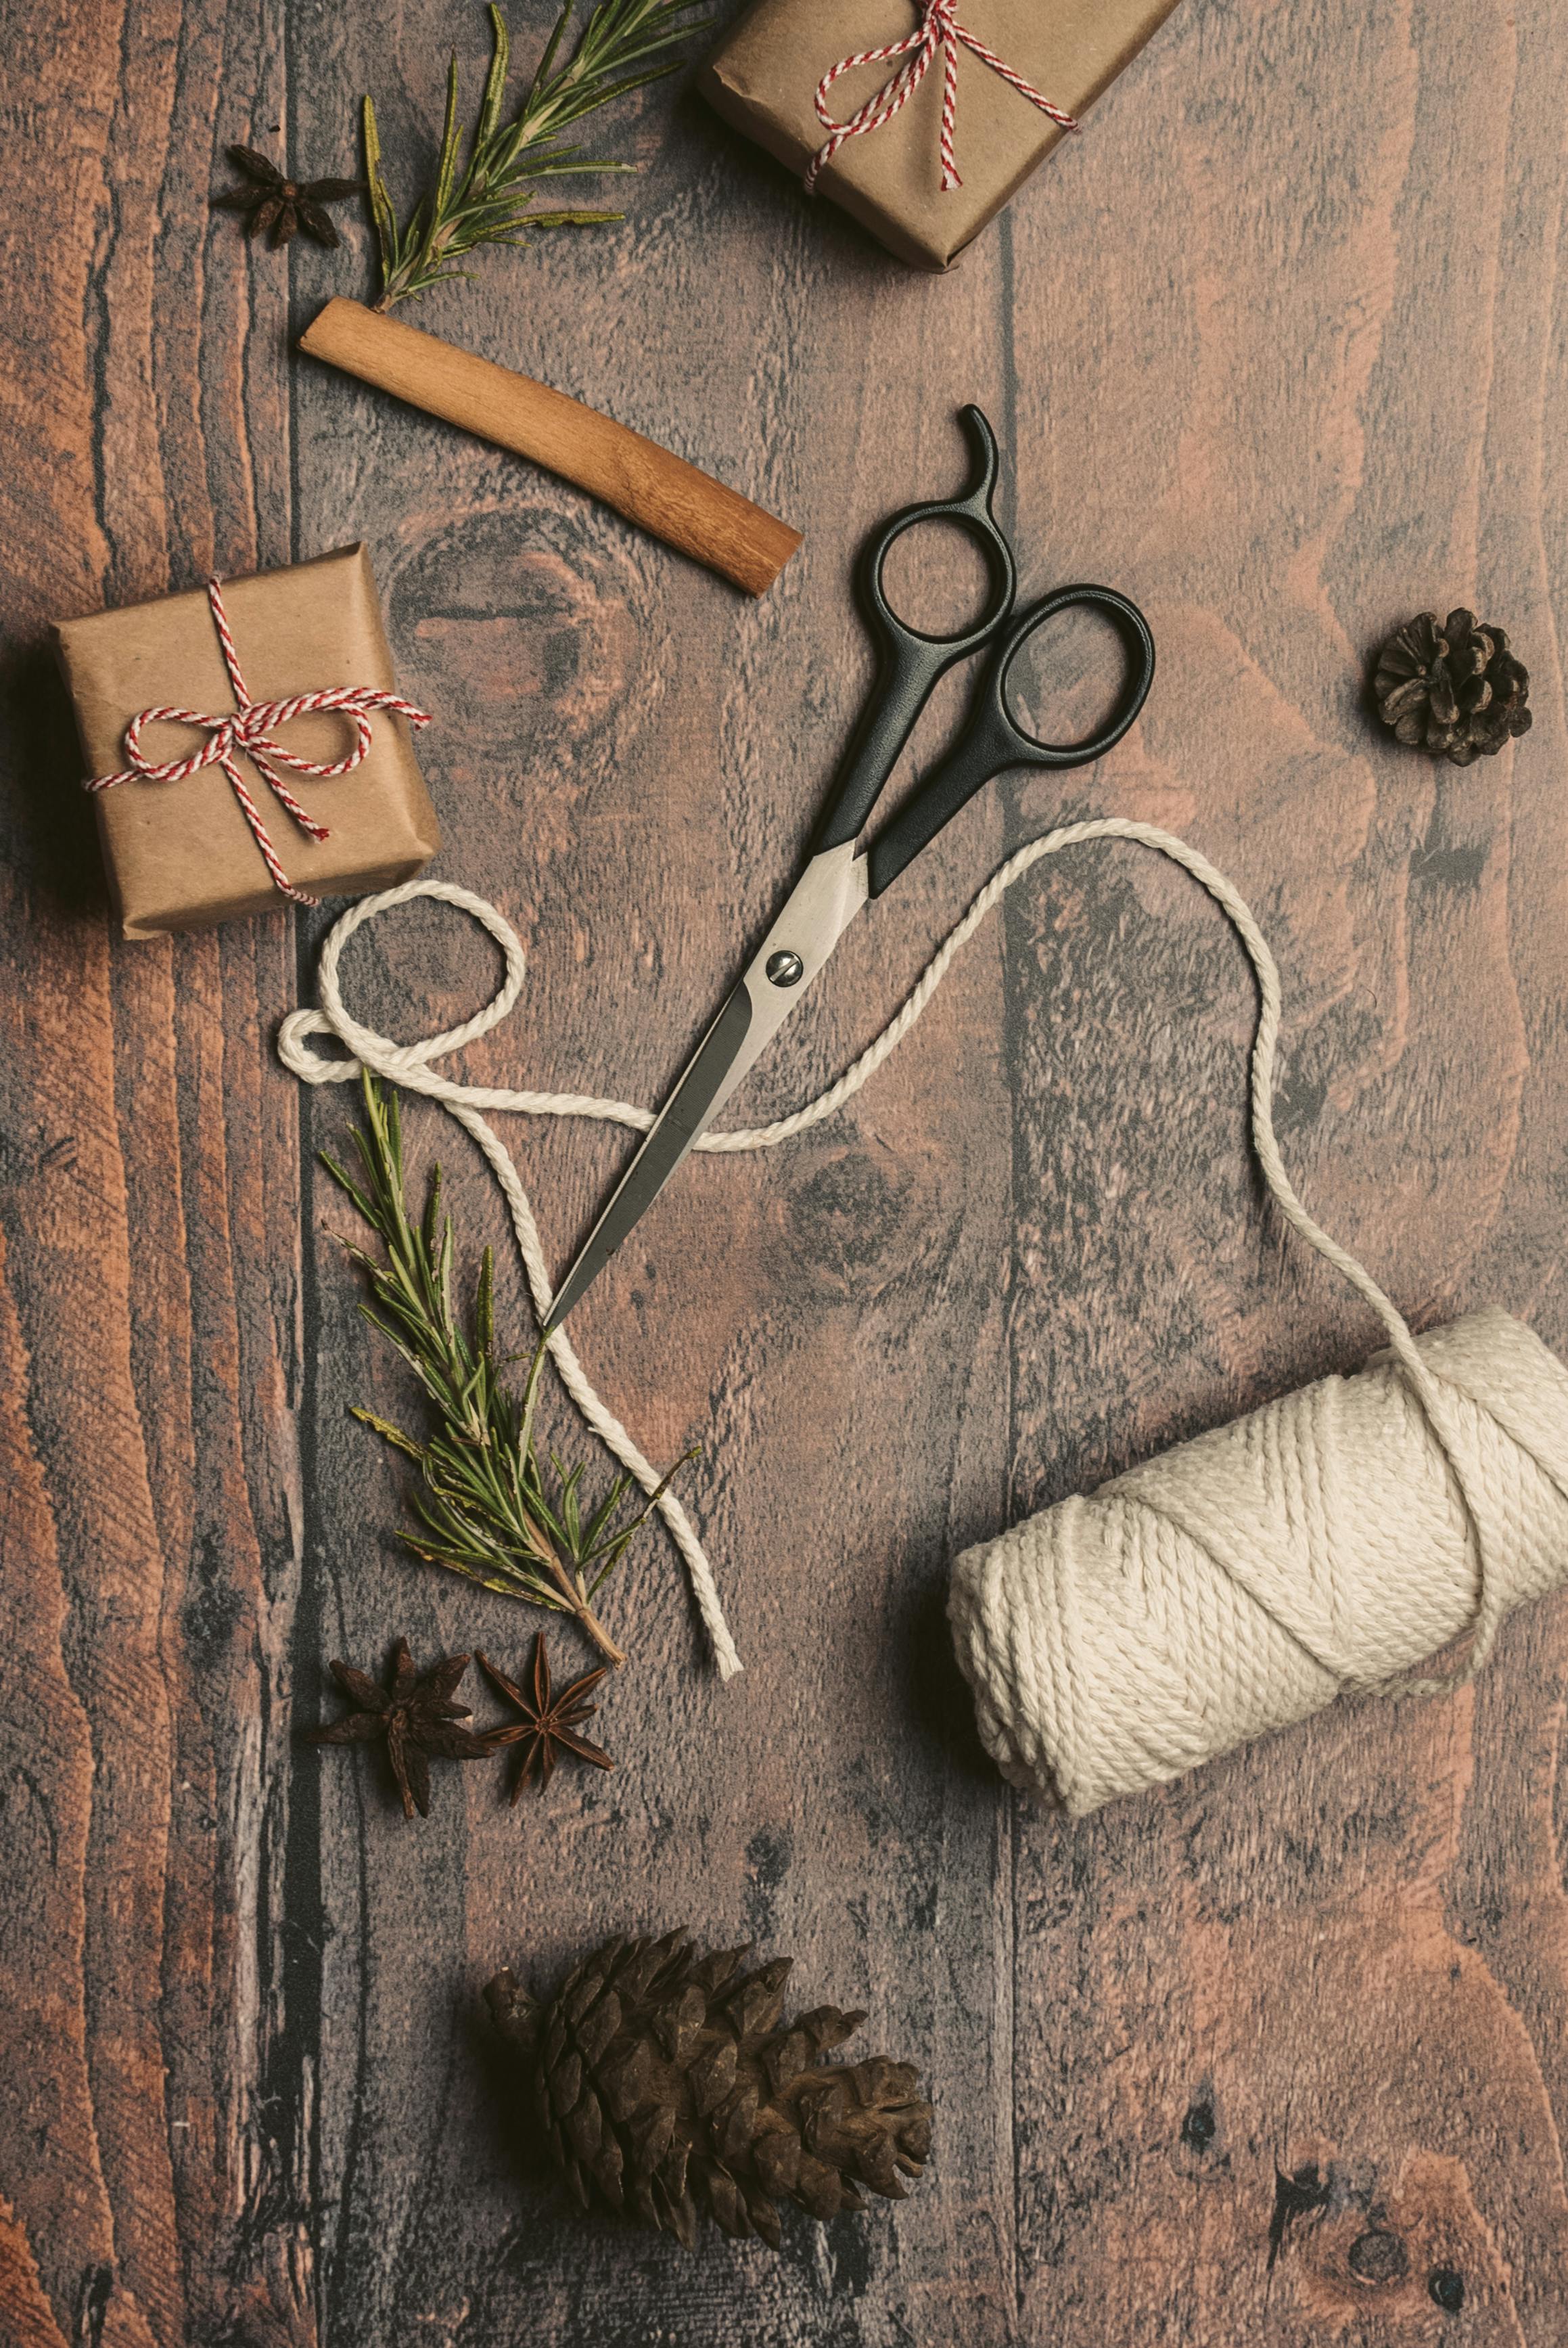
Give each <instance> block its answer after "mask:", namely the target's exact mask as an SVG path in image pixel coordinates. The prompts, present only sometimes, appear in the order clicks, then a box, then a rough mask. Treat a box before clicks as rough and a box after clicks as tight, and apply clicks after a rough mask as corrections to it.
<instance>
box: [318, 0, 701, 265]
mask: <svg viewBox="0 0 1568 2348" xmlns="http://www.w3.org/2000/svg"><path fill="white" fill-rule="evenodd" d="M571 12H572V0H566V5H565V6H564V7H563V8H562V10H561V12H560V15H559V16H558V17H557V19H556V24H555V29H554V30H553V32H552V33H551V34H550V36H549V39H548V42H547V43H546V45H545V50H544V55H543V56H542V57H540V59H539V62H538V66H537V67H536V68H535V71H534V76H533V79H532V80H531V81H530V82H529V83H528V88H527V89H526V90H525V92H524V94H523V97H522V99H521V102H520V104H519V106H518V111H517V113H516V114H515V115H514V116H513V118H512V119H511V120H510V121H509V122H505V123H504V122H503V121H502V119H501V109H502V107H503V105H504V103H505V97H506V83H507V68H508V66H509V64H510V59H511V45H510V42H509V39H508V37H507V26H506V20H505V18H504V17H503V16H502V15H501V12H500V9H499V8H498V7H497V6H496V5H495V0H491V6H490V31H491V38H492V41H493V44H494V46H493V50H492V54H491V57H490V66H489V70H488V72H487V75H486V77H485V88H484V94H483V96H482V97H481V98H480V101H479V113H478V118H477V121H476V123H475V126H474V129H473V132H472V135H471V139H470V142H469V146H468V152H467V158H466V161H465V160H463V155H462V145H463V142H462V138H461V135H460V133H459V131H458V127H457V56H456V50H454V51H453V53H452V60H451V64H450V66H449V67H448V69H447V75H446V117H445V120H444V122H443V125H442V131H441V147H440V152H439V154H438V157H437V160H436V176H435V179H434V180H433V181H432V183H431V185H430V186H429V188H427V189H426V190H425V193H424V194H423V195H422V196H421V197H420V198H419V201H418V202H417V203H416V204H415V208H414V210H413V211H412V212H411V214H410V215H409V219H408V223H407V226H406V227H405V228H403V229H399V227H398V225H397V213H396V210H395V206H394V204H393V201H392V192H391V190H390V189H389V188H388V186H387V183H386V175H385V172H384V170H383V168H382V155H381V140H380V137H379V134H378V131H377V128H376V119H375V108H374V105H373V104H372V102H371V100H370V98H368V97H367V98H365V100H364V106H363V108H362V120H363V125H364V176H365V184H366V186H367V188H368V190H369V201H370V211H371V218H372V219H373V221H374V223H375V233H376V242H377V245H378V246H379V249H380V254H381V290H380V293H379V295H378V297H377V300H376V304H375V307H376V308H377V309H378V310H390V309H391V307H392V305H393V304H394V303H395V302H405V301H407V300H409V299H410V297H411V296H413V295H414V294H416V293H427V292H428V291H429V289H430V287H431V286H432V285H440V284H443V283H446V280H447V279H448V278H453V277H464V276H466V275H467V274H468V272H467V271H466V270H463V269H459V268H458V267H457V266H456V263H458V262H459V261H460V260H461V259H462V258H463V257H464V256H465V255H466V254H467V253H470V252H473V251H474V250H475V249H476V247H477V246H478V245H481V244H518V243H524V242H527V241H528V240H527V239H526V238H524V237H520V236H519V235H518V230H519V229H523V228H527V229H529V230H540V229H552V228H589V227H594V226H598V225H600V224H601V223H603V222H605V221H617V220H620V219H622V218H623V217H624V215H623V214H622V213H620V212H611V211H596V210H587V209H583V208H580V207H578V206H572V207H570V208H567V209H560V208H557V209H553V210H549V211H536V210H534V208H533V206H534V199H535V189H534V187H533V184H532V183H533V182H534V181H536V180H542V179H548V178H555V177H559V176H560V175H561V174H562V173H577V174H582V173H588V172H596V171H624V170H635V169H636V166H635V165H634V164H627V163H614V162H610V161H606V160H600V159H599V158H597V157H589V156H585V155H584V154H583V151H582V149H580V148H579V147H573V146H568V145H566V144H564V143H563V137H564V133H565V132H566V131H567V130H568V129H569V128H570V126H571V125H572V124H573V123H574V122H578V121H580V120H581V118H582V117H583V116H584V115H586V114H592V113H594V112H596V111H597V110H598V109H599V108H600V107H603V106H610V105H612V104H613V103H614V101H615V100H616V99H617V98H627V97H630V94H631V93H632V91H633V90H638V89H642V88H645V87H646V86H647V84H648V83H649V82H652V81H658V80H659V79H660V78H661V76H662V75H664V74H670V73H673V72H674V71H675V69H676V67H677V66H678V65H679V63H680V59H679V58H678V57H673V56H671V54H670V53H671V50H672V49H674V48H675V47H676V46H678V44H679V43H681V42H682V41H683V40H684V39H685V38H686V36H688V35H689V34H691V33H693V32H695V31H696V30H697V29H698V27H699V26H701V25H702V23H703V21H704V18H703V16H702V12H701V9H700V7H699V5H698V0H598V5H597V6H596V7H594V8H593V9H592V10H591V12H590V13H589V15H588V17H587V18H586V20H585V21H584V24H583V27H582V30H581V32H580V34H579V37H578V42H577V46H576V48H575V49H574V50H573V52H572V55H571V57H570V58H569V60H568V61H567V62H566V63H565V64H564V65H563V64H561V63H560V62H559V59H560V57H561V53H562V46H563V44H564V42H565V39H566V34H567V28H568V25H569V21H570V17H571Z"/></svg>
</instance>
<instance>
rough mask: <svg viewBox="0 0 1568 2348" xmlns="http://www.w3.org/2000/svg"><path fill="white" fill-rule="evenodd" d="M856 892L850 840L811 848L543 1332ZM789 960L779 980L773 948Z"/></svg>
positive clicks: (841, 923)
mask: <svg viewBox="0 0 1568 2348" xmlns="http://www.w3.org/2000/svg"><path fill="white" fill-rule="evenodd" d="M865 902H866V860H865V858H864V857H857V856H856V853H855V850H854V845H853V843H852V842H851V843H849V844H847V845H845V847H843V848H834V849H829V850H826V851H825V853H824V854H823V855H821V856H814V857H813V858H812V860H811V862H810V863H809V864H808V865H807V866H806V868H805V870H804V872H803V873H802V875H801V877H800V880H799V881H798V882H797V883H796V885H795V887H794V890H793V891H791V893H790V896H789V900H788V901H787V903H786V904H785V906H784V911H782V912H781V913H780V915H779V917H778V919H777V921H776V922H774V925H773V927H772V929H771V930H770V931H769V932H768V933H767V936H766V937H765V938H764V940H763V942H762V944H761V945H760V946H759V947H758V949H757V952H756V953H755V954H754V955H753V959H752V962H751V964H750V967H749V968H748V969H747V971H746V973H745V975H744V977H743V979H742V980H741V981H740V983H739V984H738V985H737V986H735V987H734V989H733V991H732V993H731V994H730V996H729V998H728V1000H727V1001H726V1003H725V1004H724V1007H723V1010H722V1011H721V1012H720V1014H719V1015H718V1017H717V1018H716V1019H715V1020H714V1022H713V1024H712V1026H711V1027H710V1028H709V1030H708V1032H707V1034H706V1035H704V1036H703V1038H702V1042H701V1044H699V1045H698V1046H697V1049H696V1052H695V1054H694V1055H693V1056H692V1059H691V1061H690V1062H689V1063H688V1065H687V1067H686V1071H685V1074H684V1075H683V1076H682V1078H681V1080H680V1082H679V1083H678V1084H677V1085H676V1086H675V1089H674V1091H673V1092H672V1093H671V1096H670V1097H669V1099H668V1100H667V1101H666V1102H665V1104H664V1107H662V1108H661V1111H660V1112H659V1116H658V1118H657V1119H656V1121H655V1123H654V1124H653V1126H652V1127H651V1129H650V1130H649V1132H648V1133H646V1134H645V1135H644V1136H643V1138H642V1142H641V1147H640V1148H639V1149H638V1151H637V1154H636V1156H635V1157H634V1158H633V1159H632V1161H631V1163H630V1166H629V1167H628V1168H627V1169H626V1171H625V1173H624V1174H623V1175H622V1176H621V1178H620V1181H619V1182H618V1183H617V1184H616V1187H615V1189H613V1190H612V1191H611V1192H610V1199H609V1201H608V1203H607V1205H606V1206H605V1208H604V1210H603V1211H602V1213H601V1214H600V1218H599V1220H598V1221H597V1222H596V1223H595V1225H594V1227H593V1229H592V1231H589V1235H588V1237H587V1239H586V1240H585V1241H584V1242H583V1244H582V1248H581V1251H579V1255H578V1259H577V1262H575V1263H574V1264H573V1265H572V1268H571V1270H570V1271H569V1272H568V1274H567V1276H566V1278H565V1280H564V1281H563V1282H561V1285H560V1288H559V1291H558V1292H557V1294H556V1296H555V1299H554V1301H553V1303H551V1305H550V1309H549V1312H548V1315H547V1316H546V1319H545V1324H544V1331H545V1334H546V1336H547V1337H548V1335H549V1334H550V1333H551V1331H552V1330H555V1329H559V1326H560V1324H561V1323H562V1322H563V1321H564V1320H565V1319H566V1316H567V1314H568V1313H569V1312H570V1311H571V1309H572V1307H573V1306H574V1305H575V1304H577V1303H579V1301H580V1299H581V1297H582V1296H583V1294H584V1293H585V1292H586V1291H587V1290H588V1289H589V1287H590V1286H591V1285H592V1283H593V1282H594V1281H595V1280H597V1279H598V1277H599V1275H600V1272H602V1271H603V1270H604V1267H605V1265H606V1264H607V1263H608V1262H610V1257H611V1256H612V1255H613V1254H614V1253H615V1251H616V1250H617V1248H619V1247H620V1244H621V1242H622V1241H623V1240H625V1239H626V1238H627V1237H628V1235H629V1234H630V1231H632V1230H633V1228H634V1227H635V1226H636V1224H637V1223H639V1222H640V1221H641V1219H642V1217H643V1216H644V1215H645V1214H646V1213H647V1211H648V1210H649V1208H650V1207H651V1205H652V1204H653V1201H654V1200H655V1199H656V1198H657V1197H658V1196H659V1193H660V1191H661V1190H662V1189H663V1188H664V1185H665V1183H666V1182H668V1180H669V1179H670V1177H671V1174H673V1173H674V1171H675V1169H676V1168H677V1167H678V1166H679V1165H680V1163H681V1161H682V1159H683V1158H684V1157H685V1155H686V1153H687V1151H688V1150H689V1149H690V1148H691V1147H692V1143H693V1142H694V1141H695V1140H696V1139H697V1138H698V1136H699V1135H700V1134H702V1133H704V1132H705V1131H706V1130H707V1128H708V1127H709V1126H710V1125H711V1124H712V1120H713V1118H714V1117H717V1115H718V1113H719V1111H720V1110H721V1109H722V1108H723V1106H724V1103H725V1102H726V1101H727V1100H728V1098H729V1097H730V1095H731V1094H732V1093H733V1091H734V1089H735V1086H737V1085H738V1084H739V1083H740V1081H741V1078H742V1077H743V1076H745V1074H746V1073H747V1071H748V1070H749V1069H750V1068H751V1066H753V1062H754V1061H755V1060H756V1058H757V1056H758V1055H759V1054H760V1053H761V1052H762V1051H764V1049H765V1047H766V1045H768V1044H769V1043H770V1042H771V1041H772V1039H773V1037H774V1035H777V1033H778V1031H779V1029H780V1028H781V1027H782V1026H783V1025H784V1021H785V1020H786V1019H787V1018H788V1016H789V1014H790V1013H791V1012H792V1011H793V1010H794V1006H795V1004H797V1003H798V1002H799V1001H800V999H801V997H802V995H803V994H804V993H805V991H806V988H807V987H808V986H809V985H810V984H811V982H812V980H813V979H814V978H815V976H816V973H817V972H818V971H819V970H820V969H821V968H822V966H823V963H825V961H826V960H827V958H828V955H829V954H830V953H832V952H833V949H834V947H835V945H836V944H837V943H838V941H839V939H840V938H841V937H842V936H843V934H844V932H845V929H846V928H847V927H848V925H849V923H850V922H852V921H853V920H854V918H855V916H856V913H857V912H859V911H860V909H861V907H862V906H863V905H864V904H865ZM780 957H787V958H788V959H789V961H790V962H793V963H798V965H799V967H798V973H797V974H796V975H794V977H793V978H789V979H787V980H786V981H785V982H784V983H780V980H779V979H778V978H777V977H776V976H775V977H774V978H770V977H769V975H768V965H769V963H774V968H775V971H776V970H777V969H778V968H779V958H780Z"/></svg>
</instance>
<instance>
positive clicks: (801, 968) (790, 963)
mask: <svg viewBox="0 0 1568 2348" xmlns="http://www.w3.org/2000/svg"><path fill="white" fill-rule="evenodd" d="M768 976H769V978H770V979H771V980H772V982H773V983H774V985H775V986H798V985H799V984H800V983H801V980H802V979H803V978H804V976H805V964H804V963H803V962H802V960H801V958H800V956H799V954H797V953H791V952H790V950H789V948H788V947H787V946H784V947H783V948H781V950H780V951H779V952H778V953H773V954H769V956H768Z"/></svg>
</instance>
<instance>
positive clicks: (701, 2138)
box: [485, 1932, 931, 2250]
mask: <svg viewBox="0 0 1568 2348" xmlns="http://www.w3.org/2000/svg"><path fill="white" fill-rule="evenodd" d="M746 1953H747V1952H746V1950H745V1949H744V1948H740V1949H723V1950H720V1951H717V1952H714V1953H713V1954H712V1955H711V1956H699V1955H698V1953H697V1952H696V1951H695V1950H694V1949H693V1948H692V1944H691V1942H690V1941H688V1940H687V1939H686V1937H685V1935H684V1934H683V1933H682V1932H670V1933H667V1934H666V1935H665V1937H664V1938H663V1939H662V1940H661V1941H606V1943H605V1944H604V1946H603V1947H602V1948H601V1949H599V1950H597V1951H596V1952H594V1954H593V1955H592V1956H591V1957H589V1958H587V1959H586V1960H585V1961H584V1962H583V1963H581V1964H580V1965H579V1966H578V1968H577V1971H576V1972H574V1973H572V1974H570V1975H569V1978H568V1979H567V1980H566V1981H565V1982H563V1983H562V1985H561V1987H560V1989H559V1991H558V1992H557V1993H556V1996H555V1997H554V1999H553V2000H552V2001H551V2002H550V2003H549V2004H548V2005H544V2004H541V2003H539V2002H538V2000H537V1999H535V1998H533V1997H531V1996H530V1995H529V1994H528V1991H527V1990H526V1989H524V1988H522V1987H520V1986H519V1985H518V1982H517V1981H516V1980H515V1979H514V1978H513V1976H512V1974H511V1973H509V1972H499V1973H497V1975H496V1977H495V1979H494V1981H492V1982H490V1983H489V1984H488V1985H487V1989H486V1992H485V1996H486V2000H487V2003H488V2005H489V2008H490V2012H491V2013H492V2015H493V2016H494V2018H495V2021H496V2023H497V2026H498V2028H499V2029H500V2031H501V2033H502V2034H503V2035H504V2036H505V2038H506V2039H507V2042H508V2044H511V2045H512V2046H513V2047H514V2048H516V2049H517V2050H518V2053H519V2054H520V2055H522V2056H523V2057H524V2059H525V2062H526V2065H527V2068H528V2094H529V2099H530V2103H531V2106H532V2110H533V2113H534V2116H535V2117H536V2119H537V2121H538V2127H539V2129H540V2131H541V2133H542V2135H543V2137H544V2138H545V2141H546V2142H547V2143H548V2146H549V2147H550V2150H551V2153H552V2154H553V2156H554V2158H555V2159H556V2161H557V2162H558V2163H559V2167H560V2168H562V2169H563V2170H564V2172H565V2174H566V2176H567V2178H568V2180H569V2183H570V2185H571V2186H572V2188H573V2190H574V2191H575V2192H576V2194H577V2197H578V2199H579V2201H580V2202H581V2203H582V2205H583V2207H584V2209H587V2208H588V2207H589V2202H590V2199H591V2196H590V2190H589V2188H590V2187H597V2188H598V2189H599V2191H600V2193H601V2194H602V2195H603V2197H604V2199H606V2200H607V2201H608V2202H609V2203H610V2206H611V2207H612V2208H613V2209H625V2210H626V2211H628V2213H629V2214H631V2215H634V2216H636V2217H638V2218H640V2219H641V2220H642V2222H643V2223H644V2224H645V2225H648V2226H654V2227H658V2228H659V2229H660V2230H661V2231H663V2232H665V2233H668V2234H673V2235H675V2236H676V2238H677V2240H680V2241H682V2242H683V2243H684V2244H685V2246H686V2248H687V2249H688V2250H691V2249H692V2247H693V2246H694V2244H695V2241H696V2238H697V2218H698V2213H699V2211H700V2210H702V2209H706V2210H707V2212H708V2214H709V2215H710V2216H711V2217H712V2219H714V2220H715V2221H716V2223H717V2224H718V2225H719V2226H720V2227H721V2228H722V2229H723V2231H724V2232H725V2233H726V2234H736V2235H745V2234H753V2233H756V2234H760V2235H761V2236H762V2237H763V2240H764V2241H766V2242H770V2243H771V2244H772V2245H773V2247H774V2250H776V2249H777V2248H778V2245H779V2217H778V2210H777V2208H776V2207H775V2203H776V2202H777V2201H778V2200H780V2199H784V2198H786V2197H787V2198H788V2199H791V2200H794V2201H798V2202H799V2203H800V2205H801V2207H802V2208H803V2209H809V2210H810V2211H811V2212H812V2214H813V2216H814V2217H817V2218H832V2217H835V2216H836V2215H837V2213H838V2211H839V2210H841V2209H864V2208H865V2206H866V2205H865V2202H864V2200H863V2199H862V2196H861V2192H860V2188H861V2187H862V2186H866V2187H869V2188H870V2189H871V2190H872V2191H873V2192H874V2193H882V2194H886V2195H887V2196H889V2197H890V2198H892V2199H900V2198H901V2197H902V2196H903V2194H904V2191H905V2189H906V2188H905V2186H904V2183H903V2179H904V2178H907V2177H918V2176H919V2174H920V2172H921V2168H922V2165H923V2163H924V2161H925V2159H926V2157H927V2153H928V2151H929V2149H930V2143H931V2107H930V2106H929V2104H927V2103H924V2102H922V2101H921V2099H920V2097H919V2096H918V2095H917V2092H916V2090H917V2085H918V2084H919V2079H918V2074H917V2071H916V2070H915V2069H914V2067H913V2065H910V2064H908V2063H891V2062H888V2061H887V2060H886V2057H884V2056H882V2055H872V2056H871V2057H870V2059H869V2060H868V2061H866V2062H864V2063H856V2064H855V2065H847V2064H837V2063H825V2062H824V2061H823V2059H822V2058H823V2055H825V2052H826V2050H827V2049H828V2048H829V2047H832V2046H837V2045H840V2044H842V2043H843V2042H844V2040H845V2039H846V2038H848V2037H851V2036H852V2035H853V2034H854V2033H855V2032H856V2030H857V2029H858V2028H859V2026H860V2024H861V2023H862V2022H863V2021H864V2020H865V2019H866V2017H865V2015H864V2014H861V2013H839V2012H838V2011H837V2009H836V2008H835V2007H834V2006H831V2005H824V2006H819V2007H817V2009H816V2010H815V2013H803V2014H802V2015H801V2017H800V2019H799V2020H798V2022H794V2023H793V2024H790V2025H789V2026H788V2027H787V2028H781V2026H780V2017H781V2014H782V2012H783V2005H784V1997H783V1990H784V1977H785V1975H786V1974H787V1973H788V1972H789V1969H790V1961H789V1959H788V1958H787V1957H778V1958H775V1959H774V1962H773V1963H772V1964H768V1965H763V1966H760V1967H759V1968H758V1969H757V1971H756V1972H750V1973H741V1972H738V1970H737V1969H738V1967H739V1965H740V1962H741V1960H742V1958H743V1957H744V1956H745V1955H746Z"/></svg>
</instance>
